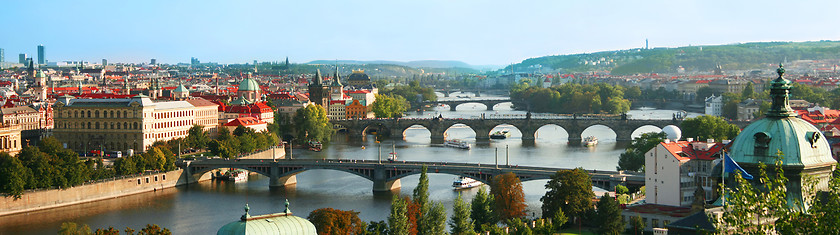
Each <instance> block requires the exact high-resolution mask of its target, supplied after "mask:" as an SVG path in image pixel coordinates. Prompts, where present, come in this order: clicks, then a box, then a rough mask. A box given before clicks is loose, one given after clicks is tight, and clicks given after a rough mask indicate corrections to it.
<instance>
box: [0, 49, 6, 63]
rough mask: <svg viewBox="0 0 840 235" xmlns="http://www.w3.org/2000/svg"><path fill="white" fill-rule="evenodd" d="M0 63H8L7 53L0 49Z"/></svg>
mask: <svg viewBox="0 0 840 235" xmlns="http://www.w3.org/2000/svg"><path fill="white" fill-rule="evenodd" d="M0 62H6V51H4V50H3V48H0Z"/></svg>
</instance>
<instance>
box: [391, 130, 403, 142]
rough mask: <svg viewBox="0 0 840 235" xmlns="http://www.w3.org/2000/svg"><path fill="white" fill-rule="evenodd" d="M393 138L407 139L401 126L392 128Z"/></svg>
mask: <svg viewBox="0 0 840 235" xmlns="http://www.w3.org/2000/svg"><path fill="white" fill-rule="evenodd" d="M391 138H394V139H405V134H404V132H403V129H400V128H391Z"/></svg>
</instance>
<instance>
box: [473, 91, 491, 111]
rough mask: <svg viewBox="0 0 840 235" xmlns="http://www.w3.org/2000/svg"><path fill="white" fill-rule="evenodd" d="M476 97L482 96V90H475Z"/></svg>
mask: <svg viewBox="0 0 840 235" xmlns="http://www.w3.org/2000/svg"><path fill="white" fill-rule="evenodd" d="M475 97H481V91H475ZM491 110H492V109H491Z"/></svg>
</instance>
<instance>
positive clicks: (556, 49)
mask: <svg viewBox="0 0 840 235" xmlns="http://www.w3.org/2000/svg"><path fill="white" fill-rule="evenodd" d="M163 3H164V1H157V0H155V1H143V2H128V3H113V2H108V1H86V2H62V1H36V2H31V1H26V2H10V3H7V4H6V5H7V7H5V8H4V9H3V10H0V12H2V14H0V19H2V20H3V21H5V22H18V23H15V24H8V25H7V26H8V27H7V28H6V32H11V33H12V34H13V35H15V36H14V37H2V38H0V48H3V49H4V50H5V53H6V54H12V55H13V54H28V55H37V54H38V53H37V46H38V45H44V47H47V48H49V49H48V50H49V51H50V53H49V55H48V56H47V57H46V60H48V61H68V60H73V61H77V60H84V61H100V60H102V59H107V60H108V61H109V62H111V63H149V61H150V59H152V58H155V59H157V62H158V63H170V64H174V63H188V62H189V58H191V57H195V58H198V59H200V60H201V61H202V62H219V63H249V62H251V61H253V60H257V61H284V60H285V58H286V57H287V56H288V57H289V58H290V60H291V61H292V62H295V63H305V62H309V61H312V60H320V59H324V60H331V59H339V60H394V61H412V60H458V61H463V62H466V63H469V64H472V65H505V64H510V63H517V62H520V61H522V60H524V59H527V58H533V57H540V56H546V55H557V54H576V53H589V52H597V51H606V50H622V49H631V48H643V47H644V46H645V40H646V39H647V40H649V41H650V47H651V48H655V47H678V46H688V45H719V44H731V43H739V42H755V41H817V40H837V39H840V32H837V31H833V30H829V29H830V28H832V27H831V26H832V23H836V22H840V16H838V15H836V14H833V12H832V9H837V8H838V7H840V2H831V1H813V2H806V3H800V4H786V2H782V1H761V2H747V3H745V2H734V1H689V2H669V1H648V2H644V3H638V2H618V1H617V2H610V3H603V4H598V3H592V2H560V1H536V2H528V3H525V4H511V3H510V2H501V1H490V2H485V1H458V2H449V1H430V2H429V1H424V2H388V1H369V2H361V3H357V2H330V1H316V2H274V1H246V2H227V1H211V2H204V1H179V2H175V3H170V2H165V3H167V4H163ZM32 12H38V15H37V16H38V17H32V15H31V13H32ZM92 12H96V14H93V13H92ZM39 60H40V58H39Z"/></svg>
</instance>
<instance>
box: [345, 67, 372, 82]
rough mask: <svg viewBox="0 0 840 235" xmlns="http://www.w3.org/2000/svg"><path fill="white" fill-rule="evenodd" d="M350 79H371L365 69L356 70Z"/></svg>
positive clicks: (348, 78)
mask: <svg viewBox="0 0 840 235" xmlns="http://www.w3.org/2000/svg"><path fill="white" fill-rule="evenodd" d="M347 80H349V81H370V77H369V76H368V75H367V74H365V71H364V70H355V71H353V73H352V74H350V76H349V77H347Z"/></svg>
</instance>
